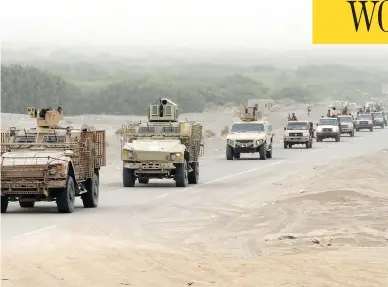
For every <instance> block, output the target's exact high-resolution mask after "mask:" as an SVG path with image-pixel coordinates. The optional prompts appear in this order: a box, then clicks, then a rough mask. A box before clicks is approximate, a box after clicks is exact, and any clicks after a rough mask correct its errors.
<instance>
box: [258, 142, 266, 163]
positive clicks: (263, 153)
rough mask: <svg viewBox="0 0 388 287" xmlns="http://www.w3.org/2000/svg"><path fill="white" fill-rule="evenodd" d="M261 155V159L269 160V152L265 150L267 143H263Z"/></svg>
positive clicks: (260, 150)
mask: <svg viewBox="0 0 388 287" xmlns="http://www.w3.org/2000/svg"><path fill="white" fill-rule="evenodd" d="M259 153H260V159H261V160H266V159H267V151H266V150H265V143H263V144H262V145H261V146H260V147H259Z"/></svg>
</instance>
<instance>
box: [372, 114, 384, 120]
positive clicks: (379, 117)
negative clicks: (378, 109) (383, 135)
mask: <svg viewBox="0 0 388 287" xmlns="http://www.w3.org/2000/svg"><path fill="white" fill-rule="evenodd" d="M373 116H374V117H375V119H382V118H383V114H373Z"/></svg>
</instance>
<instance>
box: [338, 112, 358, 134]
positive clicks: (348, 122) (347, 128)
mask: <svg viewBox="0 0 388 287" xmlns="http://www.w3.org/2000/svg"><path fill="white" fill-rule="evenodd" d="M337 118H338V120H339V122H340V125H341V135H342V134H348V135H350V136H351V137H354V128H355V124H354V120H353V117H352V116H350V115H339V116H338V117H337Z"/></svg>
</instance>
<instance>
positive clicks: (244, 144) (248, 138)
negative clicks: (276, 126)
mask: <svg viewBox="0 0 388 287" xmlns="http://www.w3.org/2000/svg"><path fill="white" fill-rule="evenodd" d="M240 119H241V120H240V121H238V122H235V123H233V125H232V128H231V131H230V133H229V134H228V135H227V137H226V142H227V143H226V159H227V160H233V158H236V159H238V158H240V155H241V154H242V153H252V154H253V153H257V152H258V153H259V154H260V159H261V160H266V159H267V158H272V142H273V136H274V134H273V132H272V125H271V124H270V123H269V122H268V121H265V120H260V119H259V117H258V113H257V110H255V109H254V108H245V107H242V111H241V113H240Z"/></svg>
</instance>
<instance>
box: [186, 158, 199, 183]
mask: <svg viewBox="0 0 388 287" xmlns="http://www.w3.org/2000/svg"><path fill="white" fill-rule="evenodd" d="M190 166H191V168H192V169H193V170H192V171H191V172H189V175H188V177H189V178H188V180H189V183H190V184H197V183H198V180H199V162H197V161H194V162H192V163H191V165H190Z"/></svg>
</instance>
